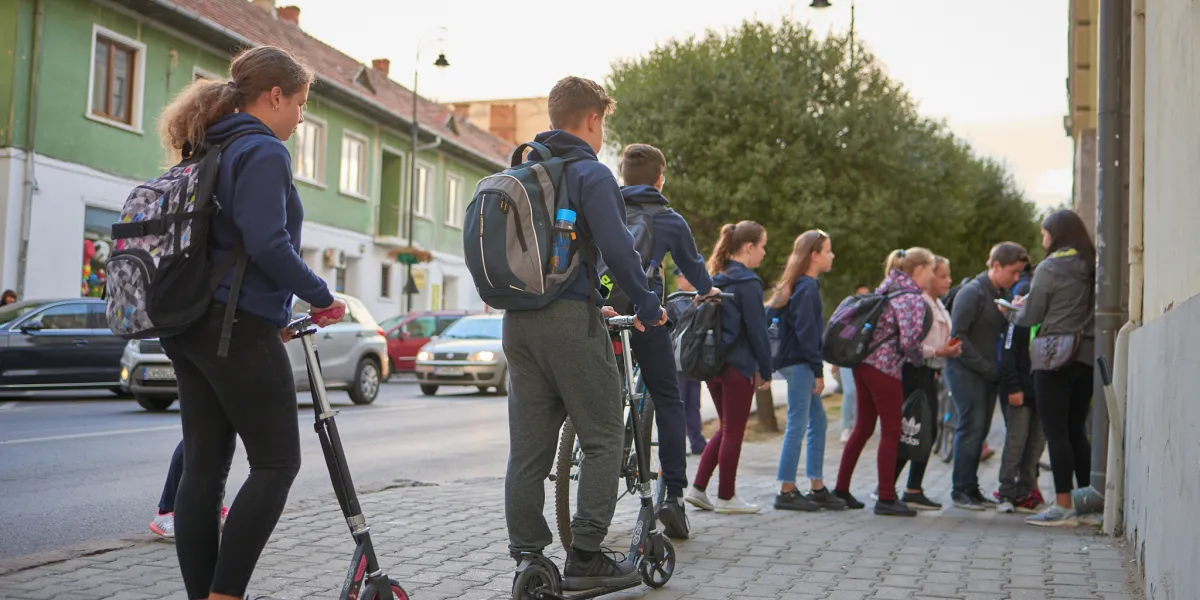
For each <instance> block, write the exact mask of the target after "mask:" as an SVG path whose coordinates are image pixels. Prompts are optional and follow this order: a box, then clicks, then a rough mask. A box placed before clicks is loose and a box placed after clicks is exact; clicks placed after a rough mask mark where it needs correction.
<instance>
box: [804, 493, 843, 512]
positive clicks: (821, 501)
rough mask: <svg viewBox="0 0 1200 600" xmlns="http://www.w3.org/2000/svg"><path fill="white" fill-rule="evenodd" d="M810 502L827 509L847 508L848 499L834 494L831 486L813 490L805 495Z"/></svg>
mask: <svg viewBox="0 0 1200 600" xmlns="http://www.w3.org/2000/svg"><path fill="white" fill-rule="evenodd" d="M804 497H805V498H806V499H808V501H809V502H812V503H813V504H816V505H817V506H820V507H821V508H823V509H825V510H846V501H845V500H842V499H841V498H838V497H837V496H834V495H833V492H830V491H829V488H821V489H819V490H813V491H811V492H809V493H807V494H805V495H804Z"/></svg>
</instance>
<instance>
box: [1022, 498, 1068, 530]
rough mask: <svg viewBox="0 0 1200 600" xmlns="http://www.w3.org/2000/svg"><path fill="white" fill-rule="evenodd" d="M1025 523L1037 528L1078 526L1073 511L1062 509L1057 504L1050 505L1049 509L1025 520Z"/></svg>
mask: <svg viewBox="0 0 1200 600" xmlns="http://www.w3.org/2000/svg"><path fill="white" fill-rule="evenodd" d="M1025 522H1026V523H1029V524H1030V525H1037V526H1038V527H1074V526H1076V525H1079V520H1078V519H1076V518H1075V510H1074V509H1067V508H1063V507H1061V506H1059V505H1057V504H1052V505H1050V508H1047V509H1046V510H1043V511H1042V512H1040V513H1038V514H1036V515H1033V516H1030V517H1026V518H1025Z"/></svg>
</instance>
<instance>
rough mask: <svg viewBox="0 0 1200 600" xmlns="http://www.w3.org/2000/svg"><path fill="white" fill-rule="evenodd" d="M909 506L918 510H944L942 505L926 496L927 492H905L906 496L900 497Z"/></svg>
mask: <svg viewBox="0 0 1200 600" xmlns="http://www.w3.org/2000/svg"><path fill="white" fill-rule="evenodd" d="M900 500H902V501H903V502H904V503H905V504H907V505H908V507H909V508H914V509H916V510H942V505H941V504H938V503H937V502H934V501H933V500H930V499H929V498H926V497H925V492H917V493H915V494H913V493H909V492H904V496H903V497H902V498H900Z"/></svg>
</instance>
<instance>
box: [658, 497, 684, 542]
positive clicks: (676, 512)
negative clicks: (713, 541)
mask: <svg viewBox="0 0 1200 600" xmlns="http://www.w3.org/2000/svg"><path fill="white" fill-rule="evenodd" d="M658 522H659V523H662V526H663V533H666V534H667V537H669V538H671V539H675V540H686V539H688V533H689V531H688V530H689V523H688V518H687V510H686V509H685V508H684V507H683V498H680V497H678V496H667V499H666V500H664V501H663V503H662V506H660V507H659V508H658Z"/></svg>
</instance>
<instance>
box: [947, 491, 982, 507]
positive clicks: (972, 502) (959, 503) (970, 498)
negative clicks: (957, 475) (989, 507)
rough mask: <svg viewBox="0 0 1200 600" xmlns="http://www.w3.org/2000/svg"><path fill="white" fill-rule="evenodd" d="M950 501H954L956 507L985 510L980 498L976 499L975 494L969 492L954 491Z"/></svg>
mask: <svg viewBox="0 0 1200 600" xmlns="http://www.w3.org/2000/svg"><path fill="white" fill-rule="evenodd" d="M950 502H952V503H953V504H954V506H955V507H956V508H961V509H963V510H984V507H983V505H982V504H980V503H979V500H976V499H975V495H974V494H971V493H968V492H954V493H953V494H950Z"/></svg>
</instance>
